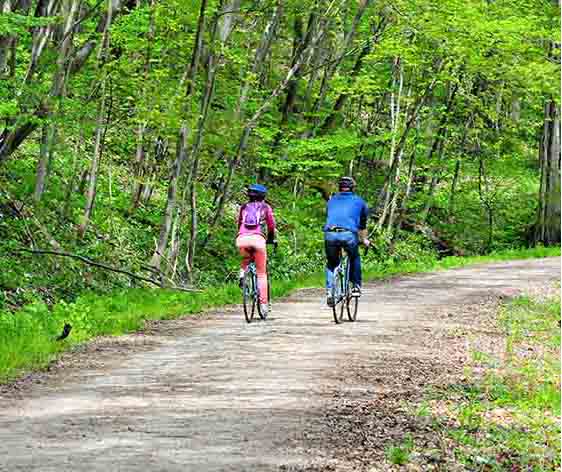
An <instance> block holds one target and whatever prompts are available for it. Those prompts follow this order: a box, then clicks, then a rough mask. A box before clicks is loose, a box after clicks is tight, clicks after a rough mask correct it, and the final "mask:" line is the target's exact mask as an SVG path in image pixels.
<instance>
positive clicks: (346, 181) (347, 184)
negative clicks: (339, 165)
mask: <svg viewBox="0 0 562 472" xmlns="http://www.w3.org/2000/svg"><path fill="white" fill-rule="evenodd" d="M338 186H339V189H340V192H341V191H342V190H343V189H344V188H345V189H349V190H350V191H351V192H353V190H355V180H354V179H353V177H342V178H341V179H340V181H339V182H338Z"/></svg>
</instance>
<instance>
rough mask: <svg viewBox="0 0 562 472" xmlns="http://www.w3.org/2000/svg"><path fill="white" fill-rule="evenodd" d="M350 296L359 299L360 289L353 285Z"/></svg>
mask: <svg viewBox="0 0 562 472" xmlns="http://www.w3.org/2000/svg"><path fill="white" fill-rule="evenodd" d="M351 296H352V297H360V296H361V287H359V286H357V285H355V286H354V287H353V288H352V289H351Z"/></svg>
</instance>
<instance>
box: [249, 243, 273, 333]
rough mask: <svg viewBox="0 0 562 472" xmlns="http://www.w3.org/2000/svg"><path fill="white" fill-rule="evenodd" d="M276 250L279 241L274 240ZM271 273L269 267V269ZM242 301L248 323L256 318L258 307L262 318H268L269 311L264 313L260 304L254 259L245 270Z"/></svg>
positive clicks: (268, 291) (269, 286)
mask: <svg viewBox="0 0 562 472" xmlns="http://www.w3.org/2000/svg"><path fill="white" fill-rule="evenodd" d="M272 244H273V245H274V250H277V243H276V242H273V243H272ZM268 265H269V262H268ZM267 273H268V274H269V267H268V269H267ZM270 288H271V284H270V283H269V281H268V284H267V298H268V300H270V299H271V297H270ZM242 302H243V305H244V317H245V318H246V321H247V322H248V323H251V322H252V320H253V319H254V314H255V312H256V307H257V311H258V315H259V317H260V318H261V319H262V320H264V321H265V320H266V319H267V313H263V312H262V309H261V304H260V294H259V289H258V272H257V270H256V264H255V262H254V261H252V262H250V263H249V264H248V267H247V269H246V271H245V272H244V277H243V279H242Z"/></svg>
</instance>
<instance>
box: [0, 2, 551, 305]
mask: <svg viewBox="0 0 562 472" xmlns="http://www.w3.org/2000/svg"><path fill="white" fill-rule="evenodd" d="M0 12H1V14H0V312H4V313H5V314H7V313H13V312H16V311H18V310H20V309H22V308H23V307H26V306H29V305H30V304H31V305H32V304H42V305H43V306H47V307H51V306H52V305H53V304H54V303H56V302H58V301H59V300H62V301H73V300H75V299H76V298H77V297H78V296H80V295H81V294H86V293H90V294H91V293H93V294H106V293H110V292H111V291H112V290H115V289H128V288H134V287H137V288H138V287H146V288H148V287H160V288H168V289H169V288H172V289H176V290H180V291H192V290H199V289H203V288H207V287H217V286H220V285H223V284H225V283H228V282H231V281H233V280H234V279H235V278H236V274H237V268H238V253H237V250H236V248H235V246H234V237H235V233H236V227H235V219H236V214H237V209H238V205H239V204H241V203H243V201H244V198H245V188H246V186H247V185H248V184H250V183H254V182H259V183H262V184H264V185H266V186H267V187H268V188H269V194H268V201H269V202H270V203H271V205H272V206H273V208H274V210H275V214H276V217H277V220H278V224H279V237H278V239H279V250H278V252H277V254H276V255H275V257H274V258H272V264H271V269H270V270H271V272H272V274H273V277H274V278H277V279H291V278H293V277H297V276H300V275H303V274H313V273H317V272H318V271H319V270H320V269H321V267H322V266H323V264H324V262H323V261H324V254H323V242H322V240H323V236H322V225H323V221H324V217H325V215H324V209H325V202H326V199H327V198H329V196H330V194H331V193H332V192H334V191H336V188H337V185H336V184H337V179H338V178H339V177H340V176H342V175H352V176H353V177H354V178H355V179H356V180H357V182H358V189H357V192H358V193H359V194H360V195H361V196H363V198H364V199H365V200H366V201H367V202H368V204H369V207H370V209H371V214H370V220H369V232H370V236H371V239H372V241H373V246H374V248H373V251H372V253H371V256H370V257H371V262H372V263H373V264H381V265H386V266H391V265H392V264H396V263H398V262H400V261H407V260H418V259H420V258H425V257H428V258H440V257H443V256H448V255H458V256H469V255H479V254H490V253H494V252H497V251H502V250H505V249H513V248H522V247H531V246H537V245H538V246H557V245H559V244H560V6H559V3H558V2H557V1H547V0H463V1H461V0H392V1H387V0H355V1H349V0H348V1H345V0H299V1H298V2H297V1H294V0H286V1H283V0H260V1H250V0H199V1H194V0H0Z"/></svg>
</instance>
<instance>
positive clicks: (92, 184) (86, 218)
mask: <svg viewBox="0 0 562 472" xmlns="http://www.w3.org/2000/svg"><path fill="white" fill-rule="evenodd" d="M106 82H107V77H104V78H103V81H102V84H101V91H100V93H101V98H100V103H99V105H98V116H97V120H96V138H95V144H94V156H93V158H92V162H91V164H90V171H89V179H88V190H87V192H86V205H85V207H84V215H83V216H82V223H80V226H79V227H78V236H79V237H80V238H83V237H84V235H85V234H86V230H87V229H88V225H89V223H90V218H91V216H92V211H93V209H94V202H95V199H96V187H97V180H98V169H99V165H100V160H101V155H102V152H103V136H104V134H105V127H106V126H107V123H106V122H105V116H104V115H105V113H106V109H105V108H106V93H105V88H106Z"/></svg>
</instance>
